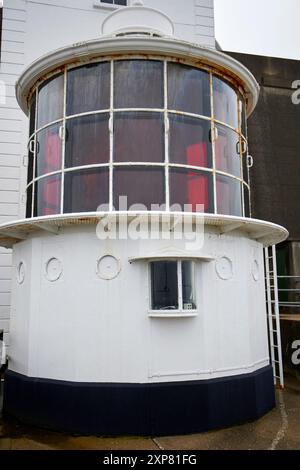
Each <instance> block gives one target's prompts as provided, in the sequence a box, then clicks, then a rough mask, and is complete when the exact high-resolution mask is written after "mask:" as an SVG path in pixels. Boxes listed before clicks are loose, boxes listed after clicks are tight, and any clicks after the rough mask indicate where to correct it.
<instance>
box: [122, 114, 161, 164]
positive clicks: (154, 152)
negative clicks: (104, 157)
mask: <svg viewBox="0 0 300 470" xmlns="http://www.w3.org/2000/svg"><path fill="white" fill-rule="evenodd" d="M114 136H115V144H114V160H115V161H116V162H151V163H161V162H163V161H164V160H165V139H164V137H165V135H164V117H163V114H159V113H143V112H138V113H135V112H128V113H117V114H116V115H115V122H114Z"/></svg>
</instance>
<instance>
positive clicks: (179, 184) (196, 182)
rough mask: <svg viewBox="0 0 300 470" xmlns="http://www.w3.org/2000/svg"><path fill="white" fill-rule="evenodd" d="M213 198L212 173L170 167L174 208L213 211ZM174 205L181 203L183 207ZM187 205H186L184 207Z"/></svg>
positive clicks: (190, 210)
mask: <svg viewBox="0 0 300 470" xmlns="http://www.w3.org/2000/svg"><path fill="white" fill-rule="evenodd" d="M213 199H214V198H213V177H212V175H211V174H209V173H204V172H201V171H190V170H186V169H174V168H172V169H170V204H171V209H172V210H175V211H177V210H182V211H185V212H213ZM174 205H176V206H177V205H180V207H181V209H180V208H179V207H178V208H177V207H175V206H174ZM185 205H186V207H184V206H185ZM172 206H174V207H172Z"/></svg>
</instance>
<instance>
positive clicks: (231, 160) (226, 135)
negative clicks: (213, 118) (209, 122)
mask: <svg viewBox="0 0 300 470" xmlns="http://www.w3.org/2000/svg"><path fill="white" fill-rule="evenodd" d="M217 130H218V138H217V140H216V143H215V152H216V169H217V170H220V171H224V172H226V173H230V174H231V175H234V176H238V177H239V178H240V177H241V157H240V154H239V153H238V152H239V139H240V138H239V135H238V134H237V133H236V132H234V131H233V130H231V129H228V128H226V127H224V126H219V125H218V126H217Z"/></svg>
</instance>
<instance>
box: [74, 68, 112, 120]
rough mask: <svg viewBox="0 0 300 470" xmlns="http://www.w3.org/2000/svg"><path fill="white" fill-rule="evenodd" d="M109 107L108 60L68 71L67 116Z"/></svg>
mask: <svg viewBox="0 0 300 470" xmlns="http://www.w3.org/2000/svg"><path fill="white" fill-rule="evenodd" d="M87 84H88V86H87ZM109 108H110V63H109V62H102V63H100V64H89V65H85V66H84V67H79V68H76V69H72V70H70V71H69V72H68V82H67V116H70V115H72V114H79V113H85V112H89V111H97V110H102V109H109Z"/></svg>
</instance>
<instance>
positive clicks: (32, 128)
mask: <svg viewBox="0 0 300 470" xmlns="http://www.w3.org/2000/svg"><path fill="white" fill-rule="evenodd" d="M35 115H36V95H35V94H34V95H33V98H32V100H31V106H30V122H29V135H30V136H31V135H32V134H33V133H34V131H35Z"/></svg>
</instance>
